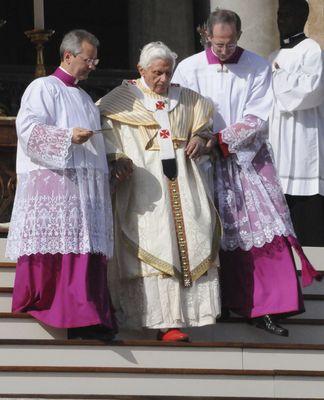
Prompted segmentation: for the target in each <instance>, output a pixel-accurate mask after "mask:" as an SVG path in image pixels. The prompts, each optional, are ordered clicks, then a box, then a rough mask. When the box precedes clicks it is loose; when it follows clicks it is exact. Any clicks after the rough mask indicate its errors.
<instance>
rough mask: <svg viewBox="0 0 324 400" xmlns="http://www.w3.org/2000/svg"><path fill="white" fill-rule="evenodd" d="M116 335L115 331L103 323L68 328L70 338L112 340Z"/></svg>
mask: <svg viewBox="0 0 324 400" xmlns="http://www.w3.org/2000/svg"><path fill="white" fill-rule="evenodd" d="M114 337H115V332H114V331H112V330H111V329H108V328H106V327H104V326H102V325H91V326H82V327H80V328H69V329H68V339H82V340H105V341H111V340H113V339H114Z"/></svg>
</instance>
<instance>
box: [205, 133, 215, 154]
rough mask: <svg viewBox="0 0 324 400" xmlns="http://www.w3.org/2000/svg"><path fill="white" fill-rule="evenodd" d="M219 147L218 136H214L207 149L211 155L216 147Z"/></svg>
mask: <svg viewBox="0 0 324 400" xmlns="http://www.w3.org/2000/svg"><path fill="white" fill-rule="evenodd" d="M216 145H217V135H213V136H212V137H211V138H210V139H209V140H208V142H207V144H206V149H207V152H208V153H209V152H210V151H212V150H213V149H214V148H215V146H216Z"/></svg>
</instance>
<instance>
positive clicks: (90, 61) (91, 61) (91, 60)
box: [74, 54, 100, 67]
mask: <svg viewBox="0 0 324 400" xmlns="http://www.w3.org/2000/svg"><path fill="white" fill-rule="evenodd" d="M78 56H79V57H80V58H81V59H82V60H83V61H84V62H85V63H87V64H88V65H89V67H90V66H92V65H94V66H95V67H96V66H97V65H98V64H99V61H100V60H99V58H83V57H82V56H81V54H77V55H76V56H74V57H78Z"/></svg>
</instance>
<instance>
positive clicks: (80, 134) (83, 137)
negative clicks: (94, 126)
mask: <svg viewBox="0 0 324 400" xmlns="http://www.w3.org/2000/svg"><path fill="white" fill-rule="evenodd" d="M92 135H93V132H92V131H90V130H89V129H84V128H73V133H72V143H75V144H82V143H85V142H86V141H87V140H88V139H89V138H91V136H92Z"/></svg>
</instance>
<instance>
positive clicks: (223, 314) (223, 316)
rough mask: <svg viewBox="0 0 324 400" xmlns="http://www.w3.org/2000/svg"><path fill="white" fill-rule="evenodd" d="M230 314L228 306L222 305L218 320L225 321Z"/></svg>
mask: <svg viewBox="0 0 324 400" xmlns="http://www.w3.org/2000/svg"><path fill="white" fill-rule="evenodd" d="M230 316H231V312H230V310H229V308H227V307H222V311H221V315H220V317H219V318H218V320H219V321H227V320H228V319H229V318H230Z"/></svg>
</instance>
